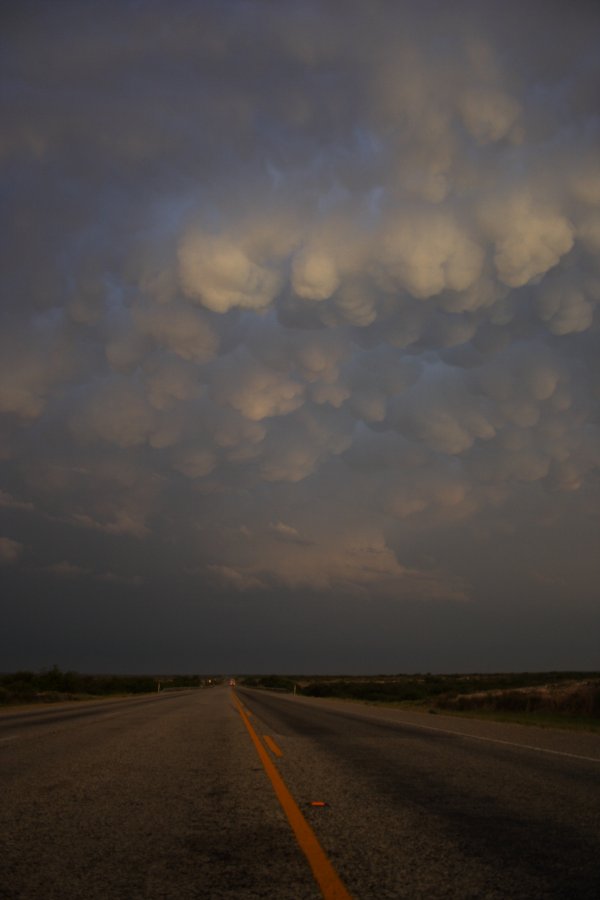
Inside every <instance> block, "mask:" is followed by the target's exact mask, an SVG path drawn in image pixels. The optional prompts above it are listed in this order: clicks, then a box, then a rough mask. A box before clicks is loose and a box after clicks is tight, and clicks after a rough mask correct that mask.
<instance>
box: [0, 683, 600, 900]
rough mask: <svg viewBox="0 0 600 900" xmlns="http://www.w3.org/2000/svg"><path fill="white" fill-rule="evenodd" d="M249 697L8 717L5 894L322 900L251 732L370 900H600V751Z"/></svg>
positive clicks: (416, 718)
mask: <svg viewBox="0 0 600 900" xmlns="http://www.w3.org/2000/svg"><path fill="white" fill-rule="evenodd" d="M236 693H237V696H238V697H239V698H240V700H241V701H242V703H243V705H244V706H245V708H246V710H247V711H248V712H249V713H250V715H249V718H248V726H247V725H246V722H245V721H244V718H243V716H242V714H241V713H240V710H239V709H238V707H237V705H236V703H235V700H234V697H233V696H232V692H231V691H230V690H229V689H227V688H215V689H212V690H204V691H195V692H189V693H185V694H172V695H169V694H163V695H158V696H156V697H144V698H137V699H133V700H120V701H115V700H112V701H106V702H101V703H89V704H88V703H86V704H71V705H69V706H63V705H61V706H60V707H52V708H51V709H43V710H41V711H40V710H39V709H35V710H33V709H29V710H24V711H20V712H15V711H10V710H8V711H6V710H5V711H3V712H1V713H0V798H1V802H0V897H2V898H10V900H13V898H15V900H16V898H23V900H25V898H27V900H32V898H35V900H59V898H60V900H74V898H77V900H79V898H81V900H84V898H85V900H96V898H98V900H112V898H127V900H135V898H144V900H154V898H161V900H171V898H172V900H186V898H214V900H218V898H231V900H234V898H240V900H243V898H254V897H266V898H276V900H287V898H289V900H303V898H319V897H321V896H322V894H321V891H320V890H319V887H318V885H317V882H316V881H315V878H314V877H313V874H312V872H311V868H310V865H309V863H310V860H308V859H307V858H306V857H305V855H304V853H303V852H302V850H301V849H300V846H299V844H298V841H297V838H296V836H295V835H294V833H293V831H292V828H291V827H290V823H289V821H288V818H287V815H286V812H284V809H283V807H282V806H281V805H280V801H279V800H278V798H277V796H276V795H275V792H274V790H273V784H272V781H271V779H270V777H269V775H268V772H267V770H266V769H265V765H266V764H265V763H263V761H262V760H261V758H260V756H259V753H258V752H257V747H256V746H255V742H254V741H253V739H252V736H251V734H250V731H249V729H251V730H252V731H253V733H254V738H255V741H258V742H259V743H260V746H261V748H262V754H263V755H264V756H266V757H268V760H267V763H268V766H270V767H271V769H273V770H274V771H275V769H276V773H279V776H281V778H282V779H283V783H284V785H285V786H287V789H288V790H289V792H290V794H291V795H292V797H293V800H292V801H291V802H292V803H293V802H294V801H295V804H296V805H297V809H299V810H300V811H301V813H302V815H303V816H304V818H305V820H306V822H307V823H308V826H309V827H310V829H312V832H313V835H314V836H315V837H316V839H317V841H318V842H319V844H320V847H321V848H322V852H324V855H325V856H326V857H327V859H328V860H329V862H330V863H331V864H332V865H333V867H334V868H335V870H336V871H337V873H338V875H339V877H340V879H341V882H343V884H344V885H345V886H346V888H347V890H348V892H349V894H350V895H351V896H353V897H355V898H356V900H360V898H365V900H366V898H369V900H370V898H373V900H380V898H388V897H389V898H428V900H429V898H457V900H458V898H460V900H464V898H497V900H501V898H502V900H506V898H523V900H535V898H590V900H591V898H594V900H597V898H598V897H600V737H598V736H595V735H573V734H570V733H565V732H555V731H550V730H539V729H533V728H522V727H518V726H503V725H497V724H495V723H488V722H485V723H484V722H476V721H473V720H466V719H458V718H455V717H445V716H439V715H436V716H432V715H427V714H419V713H409V712H405V711H398V710H383V709H380V708H375V707H363V706H359V705H355V704H345V703H344V704H342V703H335V702H332V701H327V700H320V701H319V700H308V699H306V698H300V697H295V698H294V697H289V696H284V695H281V696H280V695H276V694H266V693H262V692H258V691H245V690H238V691H236ZM265 735H267V737H268V738H269V739H270V740H268V741H265V738H264V736H265ZM277 752H281V754H282V755H281V756H278V755H276V754H277ZM274 777H277V775H276V776H274ZM315 801H320V802H322V803H324V804H326V805H324V806H312V805H311V803H313V802H315ZM288 813H289V810H288ZM315 843H316V842H315ZM313 863H314V861H313ZM330 896H331V897H333V896H336V894H335V889H333V892H332V893H331V895H330ZM337 896H341V895H340V894H338V895H337Z"/></svg>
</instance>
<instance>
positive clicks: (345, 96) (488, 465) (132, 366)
mask: <svg viewBox="0 0 600 900" xmlns="http://www.w3.org/2000/svg"><path fill="white" fill-rule="evenodd" d="M598 24H599V19H598V14H597V12H596V10H595V7H594V5H593V4H588V3H584V2H581V3H578V4H575V6H573V5H571V6H570V7H569V9H567V8H566V6H565V5H564V4H560V3H556V4H553V3H547V2H545V3H537V2H527V3H525V4H524V5H523V4H506V3H492V2H490V3H486V4H481V3H461V4H458V5H456V4H452V5H449V4H445V3H437V2H425V3H419V4H395V3H387V2H379V3H373V2H369V3H356V4H352V5H351V6H348V5H347V4H339V3H336V2H333V0H332V2H320V3H317V2H314V3H304V4H287V3H281V4H270V3H266V2H249V3H248V2H244V3H241V2H240V3H238V2H228V3H222V2H215V3H210V2H204V3H192V2H176V3H172V4H168V5H166V4H163V3H160V2H148V3H144V4H137V3H122V2H119V3H114V4H111V3H103V4H94V3H90V4H87V3H57V4H52V5H49V4H44V3H40V4H36V3H30V4H15V5H13V7H12V9H10V8H9V10H8V12H7V13H6V14H5V28H4V38H3V43H4V46H3V52H2V56H3V59H4V78H3V81H4V104H5V106H4V117H3V121H4V123H5V125H4V128H3V136H2V140H1V143H0V159H1V161H2V183H3V189H4V196H5V204H4V213H3V215H4V217H5V222H4V233H5V234H6V235H7V240H6V241H5V243H4V246H3V249H2V251H0V252H1V253H2V270H3V273H4V292H3V306H2V329H1V332H0V344H1V353H0V488H1V489H2V493H1V494H0V507H1V511H2V514H3V516H2V529H1V537H0V562H1V563H2V577H3V578H4V576H5V575H9V576H10V579H11V581H10V584H11V585H13V586H14V585H16V587H13V588H11V589H14V590H15V594H14V596H15V597H18V598H20V599H19V604H22V605H23V607H22V608H24V609H26V610H28V612H27V613H26V614H25V613H23V612H22V609H21V608H20V611H19V610H17V609H16V606H17V605H18V604H17V601H16V600H15V608H14V609H13V613H14V615H15V622H17V625H16V626H15V627H16V629H17V631H18V632H19V634H22V635H23V638H22V639H23V640H24V641H25V642H27V641H28V640H29V638H28V634H30V632H28V628H29V627H30V624H28V621H27V616H28V615H31V614H33V613H32V610H36V609H38V605H39V603H40V602H42V603H43V600H42V601H40V597H41V595H42V594H43V593H44V591H49V592H50V593H52V591H58V590H59V589H58V588H49V587H48V585H52V584H54V585H56V584H61V585H65V584H67V583H68V585H69V588H68V590H70V591H74V590H75V587H74V585H75V586H77V590H78V591H79V595H80V596H81V597H82V598H84V597H85V596H86V591H88V592H89V593H88V595H87V596H89V600H87V601H85V600H84V599H82V600H81V603H82V604H85V603H88V604H89V610H90V611H89V618H86V615H85V613H82V619H81V629H82V632H83V633H86V629H87V628H88V626H89V628H92V627H93V626H92V625H91V624H90V623H92V622H94V621H95V620H96V619H97V618H98V617H100V618H101V619H102V621H104V619H103V618H102V617H103V616H104V615H105V614H104V613H103V612H102V610H107V609H111V610H112V609H113V604H115V603H117V602H119V603H122V604H125V607H127V604H128V603H129V604H132V609H133V607H134V606H135V608H136V613H135V614H136V615H137V604H140V603H141V600H140V594H141V593H143V592H146V593H145V596H147V597H149V596H151V595H152V596H154V595H155V593H156V592H157V591H158V588H157V585H159V584H160V585H163V584H169V585H171V588H169V591H168V593H169V597H168V598H167V599H166V600H165V599H163V600H162V601H161V604H162V605H166V606H167V607H168V608H169V609H170V610H171V614H172V619H171V621H172V622H173V623H174V624H172V626H171V628H170V630H169V635H170V636H169V638H168V640H167V641H166V643H164V642H163V643H161V640H162V638H161V637H160V635H161V634H163V633H164V626H163V624H162V618H161V615H159V614H158V613H155V614H153V613H152V611H151V610H152V608H153V607H152V603H151V602H150V601H148V604H147V607H146V609H147V614H146V615H147V621H148V623H149V624H148V627H149V630H150V633H151V634H152V635H154V637H153V638H152V641H155V642H156V651H155V655H154V656H153V654H152V652H151V651H150V650H148V652H147V654H146V655H144V653H141V654H139V655H138V656H137V657H136V656H135V654H136V652H137V651H136V650H135V649H134V647H132V646H130V645H129V644H128V643H127V641H126V640H125V638H123V643H122V644H121V643H120V641H121V638H120V637H117V636H115V633H116V632H119V629H120V626H119V623H118V622H114V623H113V624H114V630H111V628H110V627H109V624H110V623H111V622H113V620H112V618H111V617H110V616H109V615H108V613H106V616H107V618H106V627H107V636H106V637H105V639H104V640H105V643H107V644H110V642H111V640H113V641H114V646H115V647H118V648H119V649H115V650H114V651H112V650H104V651H102V653H100V651H98V650H97V648H96V649H95V650H94V649H93V647H92V646H91V644H90V647H89V654H88V656H87V657H86V656H85V653H84V652H83V651H82V655H81V656H80V657H77V658H76V662H77V664H78V665H85V664H86V662H89V664H90V665H93V664H96V665H100V664H101V661H102V660H105V661H110V664H111V665H119V666H121V667H124V668H127V667H128V665H129V666H130V667H131V665H136V664H138V663H139V665H147V666H154V667H156V666H160V665H168V666H170V667H172V668H181V665H179V664H178V662H179V657H178V651H177V642H178V640H180V641H181V642H182V646H183V645H185V646H187V645H186V644H185V637H184V636H185V634H186V633H187V631H188V630H189V628H190V623H192V622H193V623H197V622H199V621H202V622H204V624H205V628H206V629H207V631H210V630H211V629H212V631H213V634H214V635H217V637H215V638H214V642H213V645H211V643H210V641H208V644H207V647H210V646H214V647H217V648H220V651H221V652H222V653H225V651H224V649H223V647H224V642H225V640H226V639H225V636H224V635H225V633H226V623H227V620H228V617H229V616H230V615H233V613H231V610H236V613H235V615H238V614H240V615H242V618H243V616H250V613H249V610H255V611H256V615H257V616H258V617H259V618H261V617H262V616H264V615H266V613H265V607H264V604H265V603H270V602H271V601H272V602H275V603H276V604H277V608H278V610H279V613H278V615H280V616H281V618H280V620H278V621H279V627H280V632H279V635H280V634H281V633H288V632H289V629H290V628H291V629H292V630H293V629H294V626H293V623H296V625H297V622H298V616H302V615H304V614H306V616H307V621H309V620H310V616H311V614H310V613H309V609H310V604H311V603H312V602H313V600H310V599H305V600H303V599H302V598H311V597H312V598H313V599H314V598H316V597H318V598H320V599H319V601H318V603H319V604H322V606H321V610H322V619H321V625H322V628H323V633H324V634H327V635H329V638H330V640H331V641H333V642H336V643H337V644H338V650H337V651H336V654H335V656H334V659H333V660H332V661H331V663H326V662H325V661H324V658H323V657H322V656H321V657H319V656H318V654H317V655H316V656H314V657H311V655H310V653H309V651H308V650H307V649H306V644H305V643H303V641H306V640H307V639H308V638H307V634H308V632H306V634H304V632H303V631H302V629H301V628H300V629H299V630H298V628H297V627H296V634H297V636H298V637H297V642H294V641H293V640H292V641H291V644H290V647H291V651H290V653H291V656H289V657H288V660H289V665H294V666H296V667H297V668H299V667H303V666H306V667H310V666H313V667H317V668H323V667H326V666H327V665H329V666H330V667H333V668H335V667H336V665H337V666H338V667H346V668H352V667H354V668H361V667H362V668H375V669H378V668H385V667H392V668H395V669H397V670H401V669H404V668H410V667H413V668H436V667H437V668H439V667H444V666H446V667H454V668H461V667H479V668H482V667H485V666H486V665H488V664H489V665H490V666H492V667H493V666H496V667H501V666H505V667H510V666H512V665H521V666H523V667H525V666H530V667H535V666H544V665H568V666H576V665H580V666H588V667H590V666H594V665H595V666H598V665H600V661H599V660H598V658H597V655H595V652H592V651H589V649H586V648H587V647H588V645H587V643H586V640H587V637H586V636H587V632H588V631H589V625H590V616H592V617H593V615H595V612H594V610H595V600H596V599H597V587H596V585H597V579H598V574H599V573H598V569H597V552H596V548H595V547H594V541H593V540H592V539H591V537H590V536H591V535H593V533H594V529H596V533H597V527H598V465H599V462H600V427H599V419H598V399H599V394H600V386H599V381H598V374H599V368H598V362H597V359H598V340H597V336H598V322H597V316H595V309H596V306H597V304H598V300H599V299H600V266H599V259H600V153H599V152H598V151H599V138H600V118H599V115H598V96H599V90H600V83H599V75H600V54H599V52H598V40H597V34H598ZM524 547H526V548H527V552H524V550H523V548H524ZM19 579H21V580H19ZM28 579H29V580H28ZM161 579H163V581H161ZM161 589H162V588H161ZM506 591H508V592H509V594H510V595H511V596H513V597H514V596H515V594H517V595H518V597H519V598H520V600H519V602H520V603H521V604H522V608H527V609H528V610H529V613H528V614H526V615H525V619H526V620H527V622H528V623H529V624H527V625H526V626H524V629H525V630H524V634H522V635H519V634H518V633H517V632H518V627H517V623H518V616H517V611H516V609H515V610H513V601H512V600H510V599H509V597H508V596H507V593H506ZM153 592H154V593H153ZM65 596H66V595H65ZM136 596H137V599H135V598H136ZM116 598H120V599H119V600H118V601H117V599H116ZM132 598H133V599H132ZM269 598H271V599H269ZM315 602H317V601H315ZM304 603H305V604H306V605H304V606H303V604H304ZM356 604H359V606H356ZM517 605H518V604H517ZM161 608H162V606H161ZM240 609H243V610H244V612H243V613H240V612H239V611H240ZM465 609H469V610H471V613H470V615H472V617H473V621H477V623H478V625H477V627H476V628H475V631H474V632H473V634H472V635H471V636H470V637H469V636H468V634H467V633H466V632H465V630H464V627H463V626H464V619H463V617H464V616H465V615H466V613H465ZM61 610H62V611H61ZM286 610H287V611H288V614H289V618H288V617H287V615H286ZM303 610H305V613H303V612H302V611H303ZM353 610H354V612H353ZM360 610H362V612H360ZM382 610H383V612H382ZM391 610H393V612H391ZM411 610H412V612H411ZM415 610H416V611H415ZM423 610H429V612H428V613H424V612H423ZM452 610H453V611H454V612H452ZM511 610H512V611H511ZM377 611H379V612H377ZM402 611H404V612H402ZM62 615H65V611H64V609H62V608H61V607H60V603H59V614H58V618H59V619H60V617H61V616H62ZM127 615H129V614H127ZM133 615H134V613H133V612H132V613H131V617H133ZM269 615H270V614H269ZM377 615H379V616H380V621H381V627H380V628H379V629H378V628H374V627H373V628H371V630H369V637H368V640H367V639H366V638H365V639H366V640H367V643H366V644H365V647H366V649H365V650H364V652H362V651H360V650H357V649H356V648H357V646H360V636H361V633H362V634H363V635H364V634H365V632H364V629H365V622H366V621H367V620H369V619H370V617H371V616H377ZM403 615H405V617H406V619H405V621H406V627H407V628H409V629H413V630H414V632H415V635H418V633H421V637H418V636H415V641H416V644H415V646H418V648H419V649H418V650H415V652H414V653H413V654H412V655H410V654H409V656H408V657H406V655H405V656H404V657H403V656H402V652H400V649H399V650H398V653H397V654H396V655H395V653H394V644H393V641H392V642H390V641H391V638H390V634H391V632H393V631H394V629H395V632H396V634H398V640H399V641H400V637H399V632H400V631H401V629H402V627H403V626H402V624H401V623H402V616H403ZM505 615H506V616H509V618H510V617H511V616H512V617H514V618H511V623H512V626H511V628H510V629H507V634H509V635H511V634H512V637H513V640H514V649H511V645H510V641H509V640H507V642H506V644H505V646H504V647H503V648H501V649H499V648H497V647H495V646H493V641H491V643H490V639H489V633H490V630H492V631H493V629H494V627H496V626H497V623H498V622H499V621H501V620H502V619H503V616H505ZM539 615H542V616H545V615H548V616H550V620H549V625H548V633H547V638H546V640H547V648H545V647H544V646H542V647H539V646H538V647H536V646H535V644H536V640H535V633H536V632H535V622H536V621H539V619H538V617H539ZM567 615H568V617H571V616H572V617H573V619H571V618H569V621H574V622H575V623H579V625H577V624H575V625H573V628H574V631H573V632H572V634H571V639H570V644H569V646H566V647H565V646H562V647H561V641H560V634H561V633H562V634H564V633H565V632H564V618H563V617H564V616H567ZM111 616H112V613H111ZM422 616H426V619H425V620H423V619H422ZM528 616H529V618H528ZM427 617H428V618H427ZM453 617H454V618H453ZM126 618H127V616H126ZM341 619H344V621H345V624H344V625H343V626H340V624H339V623H340V620H341ZM128 621H129V619H128ZM244 621H246V620H244ZM315 621H318V620H315ZM423 621H427V622H428V624H429V627H431V628H432V629H434V630H435V629H437V628H441V625H439V623H441V622H444V623H446V624H444V626H443V628H442V631H441V632H440V635H439V638H436V639H435V640H432V642H431V643H428V640H427V638H425V637H423V636H422V631H420V630H421V629H422V626H423ZM186 622H187V624H186ZM249 622H250V619H248V622H246V626H247V627H248V628H249V632H248V634H252V635H254V634H255V633H256V640H257V641H258V642H259V643H260V642H261V641H262V644H261V647H262V649H261V651H260V652H259V651H257V652H256V653H255V654H254V655H253V651H252V652H251V651H250V650H248V647H247V646H244V640H243V639H242V638H240V641H239V643H238V644H236V645H235V646H236V647H237V649H235V650H231V654H230V655H229V656H228V655H227V653H225V655H224V656H222V657H219V652H218V649H217V650H215V651H214V653H213V656H212V657H211V656H210V655H209V657H208V659H209V660H210V662H208V661H207V663H206V667H210V666H217V667H218V666H220V665H222V666H223V667H225V666H227V665H229V666H231V667H233V668H238V669H239V668H243V667H244V666H251V667H252V666H254V667H258V668H269V667H270V666H271V664H272V666H273V667H276V665H277V663H278V659H279V657H278V656H277V651H276V650H275V647H276V645H277V642H278V640H279V638H278V636H277V633H276V632H275V631H274V632H273V633H271V632H269V630H268V628H266V626H265V629H266V630H263V631H261V628H260V627H258V626H256V627H255V631H253V630H252V628H253V627H254V626H251V625H249ZM24 623H25V624H24ZM386 623H388V624H387V625H386ZM418 623H421V624H418ZM434 623H438V624H434ZM448 623H450V625H449V624H448ZM452 623H454V624H452ZM459 623H460V624H459ZM494 623H495V624H494ZM599 624H600V623H599ZM246 626H245V627H246ZM128 627H129V626H125V625H124V626H123V631H124V633H128ZM194 627H195V626H194ZM390 629H391V631H390ZM59 630H60V629H56V632H57V633H58V632H59ZM386 631H387V633H386ZM267 632H268V633H267ZM442 632H443V633H442ZM436 633H437V632H436ZM303 634H304V636H303ZM444 634H445V635H446V643H444ZM461 634H462V635H463V638H462V642H461V637H460V635H461ZM108 635H113V637H112V638H111V637H109V636H108ZM19 640H21V638H20V639H19ZM52 640H54V641H55V643H54V644H52ZM52 640H50V646H51V647H54V646H55V647H56V650H55V652H56V653H58V652H65V653H67V654H68V653H69V652H71V650H69V649H65V645H63V644H61V642H60V640H59V638H58V637H56V638H52ZM70 640H71V642H72V638H71V639H70ZM82 640H83V643H84V645H85V640H86V639H82ZM248 640H249V641H250V638H249V639H248ZM252 640H254V638H252ZM357 642H358V643H357ZM34 643H35V642H34ZM234 643H235V642H234ZM340 643H342V644H343V646H339V644H340ZM473 645H477V646H479V647H481V651H480V652H479V654H478V653H475V652H473ZM70 646H72V643H71V645H70ZM61 648H62V649H61ZM557 648H558V649H557ZM182 652H183V651H182ZM185 652H186V653H188V651H187V650H186V651H185ZM206 652H208V651H206ZM404 652H405V653H406V651H404ZM43 653H44V650H43V648H42V649H37V650H35V651H33V650H31V651H29V650H27V649H21V648H20V647H19V649H18V651H16V655H15V659H16V658H17V657H18V658H19V659H21V656H19V654H22V658H23V659H25V660H26V661H29V660H31V659H33V658H34V657H35V659H40V658H42V657H43ZM111 653H112V655H111ZM189 653H191V651H189ZM28 654H29V655H28ZM103 654H104V655H103ZM128 654H131V659H132V662H131V663H128V661H127V658H126V657H127V655H128ZM294 654H295V655H294ZM303 654H304V655H303ZM184 655H185V654H184ZM134 657H135V659H134ZM185 658H186V659H188V658H190V657H189V656H188V657H185ZM136 660H138V662H136ZM162 660H164V663H163V662H162ZM220 660H222V662H220ZM292 660H293V663H292ZM406 660H408V662H407V661H406ZM42 661H44V662H46V661H50V662H52V661H53V660H46V659H45V657H44V658H43V659H42ZM94 661H97V662H94ZM167 661H168V662H167ZM263 662H264V664H262V663H263ZM106 664H108V662H106ZM195 667H196V668H202V667H203V666H202V662H201V661H200V662H199V663H198V665H195Z"/></svg>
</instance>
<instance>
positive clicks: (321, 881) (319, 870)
mask: <svg viewBox="0 0 600 900" xmlns="http://www.w3.org/2000/svg"><path fill="white" fill-rule="evenodd" d="M233 699H234V701H235V703H236V705H237V708H238V712H239V714H240V716H241V717H242V721H243V723H244V725H245V726H246V728H247V730H248V734H249V735H250V737H251V739H252V743H253V744H254V747H255V748H256V752H257V753H258V756H259V759H260V761H261V762H262V764H263V766H264V769H265V772H266V773H267V775H268V776H269V778H270V780H271V784H272V785H273V790H274V791H275V794H276V795H277V799H278V800H279V802H280V803H281V806H282V808H283V811H284V813H285V814H286V816H287V820H288V822H289V823H290V825H291V828H292V831H293V832H294V834H295V836H296V840H297V841H298V843H299V845H300V849H301V850H302V852H303V853H304V855H305V856H306V858H307V860H308V862H309V865H310V867H311V869H312V872H313V875H314V876H315V879H316V882H317V884H318V885H319V887H320V889H321V893H322V894H323V897H324V900H352V895H351V894H350V893H349V892H348V891H347V889H346V887H345V885H344V884H343V882H342V881H341V879H340V877H339V875H338V874H337V872H336V871H335V869H334V868H333V866H332V865H331V863H330V862H329V860H328V858H327V856H326V855H325V851H324V850H323V848H322V847H321V845H320V844H319V841H318V840H317V836H316V834H315V833H314V831H313V830H312V828H311V827H310V825H309V824H308V822H307V821H306V819H305V818H304V816H303V815H302V813H301V812H300V809H299V808H298V805H297V803H296V801H295V800H294V798H293V797H292V795H291V794H290V792H289V790H288V789H287V786H286V784H285V782H284V780H283V778H282V777H281V775H280V774H279V772H278V771H277V769H276V768H275V765H274V764H273V763H272V762H271V759H270V757H269V754H268V753H267V751H266V750H265V748H264V747H263V745H262V743H261V741H260V738H259V736H258V735H257V733H256V731H255V730H254V728H253V727H252V725H251V724H250V720H249V718H248V716H247V714H246V712H245V711H244V707H243V706H242V704H241V703H240V701H239V700H238V698H237V697H236V695H235V694H233Z"/></svg>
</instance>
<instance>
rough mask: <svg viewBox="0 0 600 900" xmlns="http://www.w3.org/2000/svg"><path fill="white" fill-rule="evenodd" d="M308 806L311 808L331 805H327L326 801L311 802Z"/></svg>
mask: <svg viewBox="0 0 600 900" xmlns="http://www.w3.org/2000/svg"><path fill="white" fill-rule="evenodd" d="M308 805H309V806H329V803H325V801H324V800H311V801H310V803H309V804H308Z"/></svg>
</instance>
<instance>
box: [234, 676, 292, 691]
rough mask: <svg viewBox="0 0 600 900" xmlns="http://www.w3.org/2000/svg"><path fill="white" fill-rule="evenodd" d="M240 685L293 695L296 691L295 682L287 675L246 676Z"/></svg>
mask: <svg viewBox="0 0 600 900" xmlns="http://www.w3.org/2000/svg"><path fill="white" fill-rule="evenodd" d="M239 683H240V684H243V685H244V686H245V687H253V688H264V690H267V691H286V692H287V693H291V692H292V691H293V690H294V681H293V680H292V679H291V678H287V677H286V676H285V675H246V676H245V677H243V678H241V679H240V681H239Z"/></svg>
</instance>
